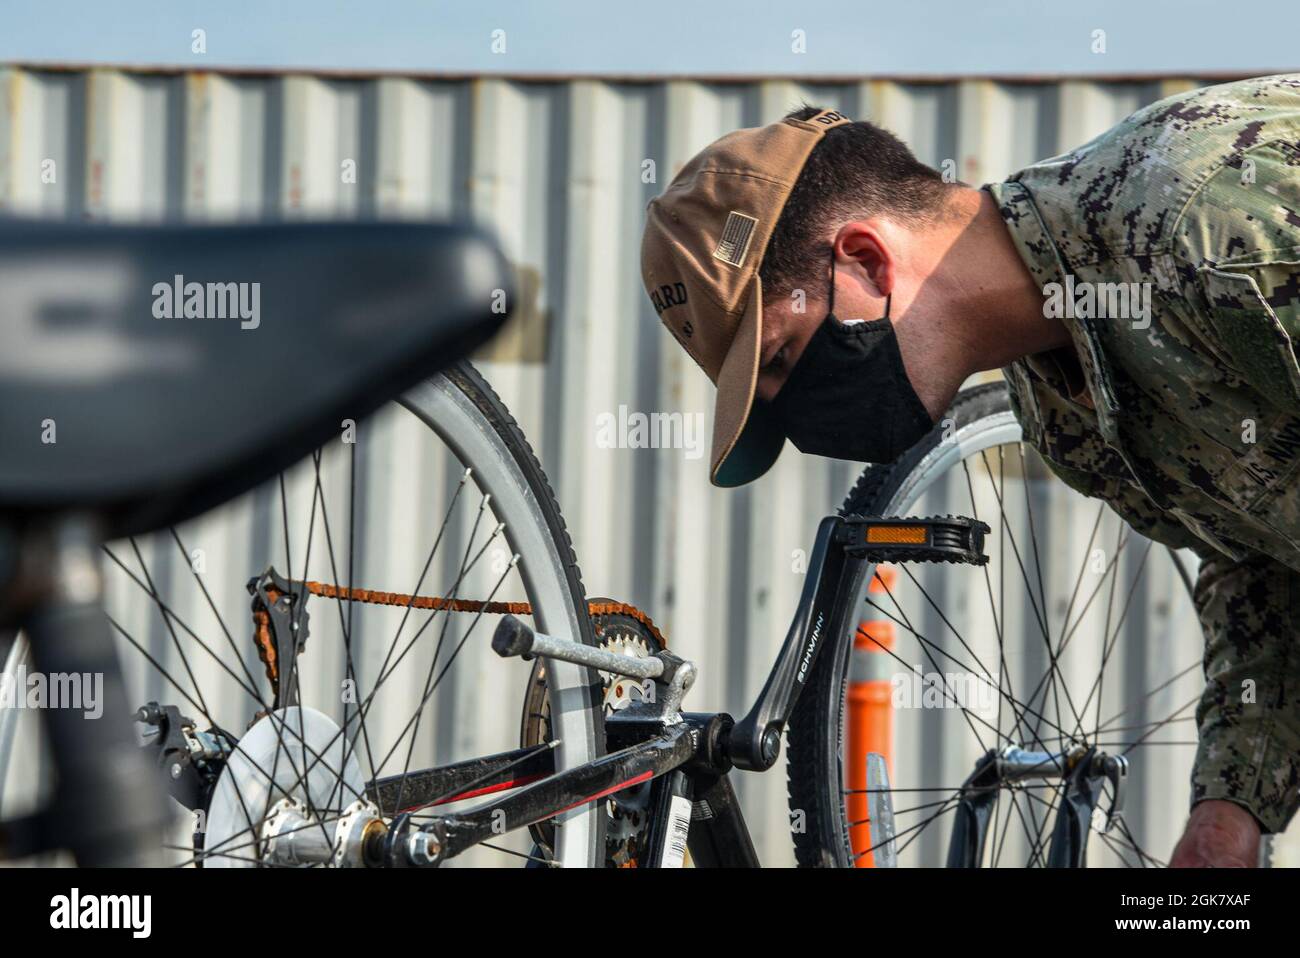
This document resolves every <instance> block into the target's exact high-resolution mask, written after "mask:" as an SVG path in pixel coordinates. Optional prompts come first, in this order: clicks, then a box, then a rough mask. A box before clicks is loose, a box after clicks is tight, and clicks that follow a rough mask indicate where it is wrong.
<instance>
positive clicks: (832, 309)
mask: <svg viewBox="0 0 1300 958" xmlns="http://www.w3.org/2000/svg"><path fill="white" fill-rule="evenodd" d="M826 315H827V316H834V315H835V244H834V243H832V244H831V294H830V305H829V306H827V308H826Z"/></svg>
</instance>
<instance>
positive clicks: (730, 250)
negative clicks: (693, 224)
mask: <svg viewBox="0 0 1300 958" xmlns="http://www.w3.org/2000/svg"><path fill="white" fill-rule="evenodd" d="M757 225H758V220H757V219H755V218H754V217H752V216H746V215H745V214H744V213H737V212H736V211H735V210H732V211H731V212H730V213H728V214H727V222H726V225H724V226H723V227H722V239H720V240H718V248H717V249H715V250H714V251H713V256H714V258H716V259H720V260H722V261H723V262H724V263H730V264H731V265H732V266H739V265H741V264H742V263H744V262H745V254H746V253H748V252H749V241H750V240H751V239H753V238H754V227H756V226H757Z"/></svg>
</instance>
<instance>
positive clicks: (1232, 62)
mask: <svg viewBox="0 0 1300 958" xmlns="http://www.w3.org/2000/svg"><path fill="white" fill-rule="evenodd" d="M1225 11H1227V12H1226V13H1225ZM0 16H2V17H3V20H0V24H3V25H2V26H0V61H6V62H15V61H21V62H33V61H46V62H61V63H87V62H96V63H116V64H134V65H156V66H157V65H164V66H174V65H182V66H187V67H192V68H201V67H205V66H206V67H213V68H215V67H223V66H224V67H271V68H276V69H285V68H315V69H340V70H362V71H371V70H380V71H395V72H404V71H413V72H469V73H497V74H536V73H545V74H620V75H641V74H647V75H664V74H690V75H700V74H721V75H751V76H752V75H782V74H788V75H796V76H797V75H804V76H816V75H823V76H825V75H839V76H843V75H855V74H856V75H877V76H880V75H909V74H910V75H934V74H940V75H979V74H1049V75H1056V74H1162V73H1188V72H1202V73H1205V72H1209V73H1216V72H1241V73H1253V74H1258V73H1268V72H1275V71H1281V70H1300V42H1297V38H1300V29H1298V28H1300V3H1297V2H1296V0H1250V2H1249V3H1235V4H1233V3H1224V2H1223V0H1090V2H1068V0H998V2H994V0H966V2H958V0H891V2H880V0H836V2H830V0H780V2H775V0H749V2H735V0H689V2H683V0H670V2H644V0H310V2H308V0H279V2H277V0H256V2H255V0H26V2H21V0H0ZM196 28H201V29H203V30H204V31H206V36H207V52H206V53H205V54H201V55H199V54H194V53H192V52H191V50H190V44H191V40H190V37H191V32H192V31H193V30H194V29H196ZM495 30H503V31H505V34H504V36H505V47H506V49H505V52H504V53H494V52H493V51H492V48H491V45H492V35H493V31H495ZM796 30H802V31H804V36H805V37H806V52H804V53H794V52H792V50H791V45H792V32H793V31H796ZM1096 30H1104V31H1105V48H1106V49H1105V52H1104V53H1096V52H1093V50H1092V47H1093V45H1094V40H1093V37H1094V31H1096Z"/></svg>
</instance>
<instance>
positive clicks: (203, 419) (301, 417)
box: [0, 219, 513, 536]
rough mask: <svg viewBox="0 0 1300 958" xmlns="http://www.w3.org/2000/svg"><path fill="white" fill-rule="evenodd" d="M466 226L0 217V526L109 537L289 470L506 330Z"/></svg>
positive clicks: (493, 262) (492, 278)
mask: <svg viewBox="0 0 1300 958" xmlns="http://www.w3.org/2000/svg"><path fill="white" fill-rule="evenodd" d="M511 303H513V287H512V283H511V279H510V270H509V268H508V265H507V263H506V261H505V259H504V258H503V256H502V255H501V253H500V251H499V250H498V248H497V247H496V246H495V244H494V243H493V242H492V241H491V240H490V239H489V238H488V237H487V236H485V235H484V234H483V233H481V232H479V231H477V230H475V229H473V228H470V227H466V226H457V225H446V224H436V225H429V224H416V223H392V222H389V223H383V222H360V223H315V224H292V223H285V224H271V225H255V226H198V227H196V226H183V225H163V226H148V227H138V226H129V227H128V226H106V225H94V226H87V225H76V224H57V223H39V222H29V221H23V220H12V219H10V220H4V219H0V510H3V511H4V512H8V513H14V512H27V513H31V512H46V511H60V510H67V509H73V508H84V509H86V510H90V511H95V512H98V513H100V514H102V515H103V516H104V518H105V521H106V526H107V528H106V532H107V533H108V534H109V535H110V536H119V535H127V534H135V533H137V532H143V531H146V530H149V529H154V528H159V527H162V526H165V525H168V524H170V523H174V522H178V521H180V520H182V519H185V518H188V517H190V516H193V515H196V514H198V513H200V512H202V511H204V510H206V509H208V508H211V507H212V506H215V505H217V504H218V503H220V502H223V501H225V500H227V499H230V498H232V497H234V496H236V495H238V494H240V493H241V492H244V491H246V490H247V489H250V488H252V487H253V486H254V485H256V484H257V483H259V482H262V481H264V480H265V479H267V478H269V477H271V476H273V475H275V473H276V472H278V471H280V470H281V469H283V468H285V467H287V466H288V465H290V464H292V463H294V462H296V461H298V460H299V459H301V458H302V457H303V456H305V455H307V454H308V453H309V452H311V451H312V450H314V449H315V448H317V447H318V446H320V445H322V444H323V443H325V442H326V441H328V440H330V439H331V438H334V437H337V436H339V435H340V433H341V431H342V428H343V427H342V421H343V420H344V419H352V420H360V418H361V417H362V416H364V415H365V414H367V413H369V412H371V411H373V410H374V409H375V408H376V407H377V406H379V405H380V404H382V403H383V402H385V401H387V400H389V399H392V398H394V397H395V396H397V395H398V394H400V393H401V392H402V391H404V390H406V389H407V388H409V387H410V386H412V385H414V384H415V383H416V382H417V381H418V380H419V379H421V378H423V377H425V376H428V375H431V374H432V373H434V372H436V371H437V370H439V369H441V368H443V367H445V366H447V365H449V364H450V363H452V362H454V361H456V360H458V359H460V358H462V357H464V356H466V355H467V354H468V353H469V352H470V351H471V350H473V349H474V348H475V347H476V346H478V345H479V344H481V343H482V342H484V341H485V340H486V339H488V338H489V337H490V336H491V335H492V334H493V333H494V332H495V331H496V330H497V329H498V327H499V326H500V325H501V323H503V322H504V321H505V319H506V307H507V306H508V305H509V304H511Z"/></svg>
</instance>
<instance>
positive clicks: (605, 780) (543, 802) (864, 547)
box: [387, 516, 987, 867]
mask: <svg viewBox="0 0 1300 958" xmlns="http://www.w3.org/2000/svg"><path fill="white" fill-rule="evenodd" d="M920 530H924V535H922V534H921V531H920ZM986 531H987V526H984V525H983V523H980V522H977V521H976V520H972V519H964V518H959V517H947V518H944V519H924V520H920V519H879V518H875V517H862V516H848V517H838V516H832V517H828V518H826V519H823V520H822V522H821V524H820V526H819V527H818V530H817V538H816V541H815V544H814V546H813V550H812V555H811V558H810V562H809V568H808V575H807V579H806V581H805V584H804V588H803V592H802V594H801V596H800V600H799V605H798V607H797V609H796V611H795V614H794V617H793V619H792V621H791V623H790V628H789V630H788V631H787V633H786V639H785V642H784V644H783V645H782V647H781V651H780V653H779V654H778V656H777V660H776V662H775V664H774V665H773V667H772V670H771V672H770V673H769V675H768V678H767V682H766V683H765V684H764V686H763V690H762V692H761V693H760V694H759V696H758V699H757V700H756V701H755V703H754V705H753V707H752V708H751V709H750V710H749V712H748V713H747V714H746V715H745V717H744V718H742V719H741V720H740V721H735V720H734V719H733V718H732V717H731V716H730V715H727V714H726V713H716V714H701V713H679V712H678V706H679V704H680V701H681V696H682V694H684V692H685V690H686V689H687V688H689V684H690V681H691V680H692V679H693V666H690V664H689V663H685V662H683V661H682V660H681V659H678V658H677V657H675V656H673V655H671V654H669V653H660V655H659V656H656V657H654V658H657V659H658V660H659V661H660V663H662V664H661V665H659V666H656V667H651V666H650V665H648V664H644V663H643V664H640V665H637V664H635V663H636V661H637V660H633V662H629V660H628V659H627V658H626V657H623V656H618V657H614V658H607V657H609V656H611V655H612V654H611V653H607V652H603V651H600V650H596V649H590V648H587V647H578V646H574V645H573V644H572V643H557V642H555V640H551V639H550V638H549V637H547V636H542V635H538V634H536V633H534V632H532V630H531V629H529V628H528V627H527V626H526V625H524V624H523V623H521V622H519V621H518V620H517V619H513V618H508V619H507V620H505V621H503V622H502V625H501V627H499V628H498V631H497V636H496V637H495V638H494V641H493V646H494V648H495V649H496V650H497V652H498V653H499V654H501V655H503V656H521V657H524V658H531V657H533V656H534V655H541V656H547V657H557V658H558V657H564V658H566V659H567V660H569V661H575V662H579V663H582V664H587V665H590V666H593V667H600V668H612V669H613V670H615V671H616V672H617V673H618V674H625V673H627V672H630V673H631V675H632V676H633V677H648V676H653V677H655V678H656V690H657V691H656V694H655V695H654V696H652V697H651V698H650V700H649V701H646V702H640V703H635V704H633V705H631V706H629V707H628V708H626V709H623V710H622V711H619V712H616V713H615V714H613V715H612V716H610V717H609V718H607V719H606V736H607V740H608V743H609V745H610V746H611V747H613V748H614V750H613V751H611V752H610V753H609V754H607V755H605V756H604V757H603V758H601V759H598V760H597V761H595V762H591V763H588V764H586V765H583V766H580V767H578V768H573V769H569V770H567V771H564V772H561V773H558V774H555V775H551V776H548V777H544V778H542V779H541V780H538V781H535V782H534V783H533V784H529V785H527V786H526V787H524V788H521V789H519V790H518V791H516V792H514V793H513V794H511V795H509V796H506V797H503V798H501V799H499V800H496V801H493V802H490V803H485V804H482V805H479V806H478V807H476V808H473V809H470V810H468V811H465V812H459V813H453V814H450V815H445V816H440V817H438V818H436V819H434V820H433V821H432V822H430V823H428V824H426V825H424V826H423V827H422V828H421V829H420V831H421V832H422V833H424V835H425V836H426V840H425V844H424V845H422V858H423V860H422V861H420V864H429V865H433V864H439V863H441V862H442V861H445V860H446V859H447V858H449V857H452V856H454V855H457V854H459V853H460V852H463V851H464V850H466V849H467V848H470V847H472V846H473V845H475V844H477V843H479V842H482V841H484V840H485V839H489V838H491V837H492V836H494V835H497V834H500V833H502V832H503V831H509V830H513V829H515V828H519V827H524V826H527V825H531V824H534V823H536V822H540V821H543V820H546V819H549V818H553V817H555V816H557V815H558V816H562V815H563V813H564V812H566V811H568V810H570V809H572V808H576V807H579V806H581V805H585V804H587V803H589V802H593V801H597V800H600V799H602V798H605V797H607V796H609V795H613V794H616V793H617V792H620V791H622V790H624V789H628V788H632V787H634V786H637V785H640V784H643V783H645V782H649V781H653V783H654V784H653V786H652V792H651V797H650V803H651V808H652V810H653V811H652V814H651V817H650V829H649V834H648V836H647V840H646V846H647V855H648V860H647V861H645V863H644V864H646V865H649V866H651V867H653V866H655V865H658V864H661V863H663V862H665V861H673V860H674V859H673V856H674V854H678V853H679V852H680V845H681V844H682V842H681V837H682V835H681V832H682V831H683V825H682V822H681V818H682V812H681V811H676V812H675V811H674V803H679V804H678V808H679V809H680V808H681V807H682V806H681V804H680V803H685V806H686V808H687V809H688V811H687V812H686V814H687V816H688V818H687V822H688V827H687V828H686V831H687V833H688V835H687V840H686V842H685V844H686V847H689V849H690V852H691V855H692V857H693V859H694V860H695V862H696V863H698V864H700V865H705V866H722V867H737V866H739V867H747V866H757V865H758V864H759V861H758V856H757V853H756V852H755V850H754V845H753V842H752V840H751V839H750V835H749V831H748V829H747V827H746V825H745V821H744V815H743V813H742V811H741V809H740V805H739V803H738V801H737V799H736V794H735V791H734V790H733V788H732V785H731V781H730V779H729V778H728V774H729V772H730V771H731V769H732V768H733V767H734V768H741V769H745V770H747V771H766V770H767V769H770V768H771V767H772V766H773V765H774V764H775V763H776V760H777V758H778V757H779V755H780V742H781V733H782V732H783V731H784V729H785V725H786V723H787V722H788V720H789V718H790V715H791V714H792V712H793V711H794V708H795V705H796V704H797V703H798V701H799V696H800V695H801V694H802V692H803V689H804V686H805V684H806V683H807V681H808V677H809V676H810V675H811V674H812V670H813V666H814V664H815V663H816V661H817V658H818V656H820V655H821V654H822V653H823V651H824V649H825V645H826V637H827V636H828V635H829V636H837V635H843V634H844V630H845V628H846V627H847V625H848V617H849V616H850V615H851V614H852V612H853V609H854V608H855V604H856V599H857V596H856V595H855V594H853V592H854V590H853V588H852V584H853V583H855V582H857V581H860V578H859V576H860V573H861V572H862V571H863V569H862V567H863V566H864V565H874V564H876V563H878V562H907V561H912V562H915V561H946V562H968V563H973V564H982V562H983V561H985V559H986V557H985V556H984V555H983V551H982V545H983V534H984V532H986ZM545 751H546V746H539V747H538V748H534V749H521V750H519V751H518V752H512V753H505V754H504V755H502V756H497V757H496V761H495V763H494V764H493V765H492V766H491V767H490V768H484V770H483V772H482V774H481V776H480V778H479V779H477V780H476V781H475V783H474V784H476V785H481V786H483V788H484V790H492V791H495V790H498V789H500V788H506V787H510V785H509V784H507V783H508V782H511V781H512V778H513V776H510V774H509V771H510V769H512V768H514V767H517V766H518V765H520V764H522V763H525V762H530V761H531V762H536V761H537V758H538V756H539V755H540V754H541V753H543V752H545ZM419 774H420V773H414V774H413V775H410V776H407V778H408V780H410V779H412V778H417V777H418V775H419ZM516 784H517V783H516ZM471 794H482V792H473V791H470V790H468V789H466V790H465V791H464V792H463V793H462V795H461V796H460V797H469V796H470V795H471ZM412 797H414V793H412ZM423 797H424V798H426V799H429V800H430V803H439V804H440V803H441V802H443V801H446V800H450V799H447V798H445V797H444V796H443V795H441V794H439V795H437V797H436V798H435V793H434V792H433V791H426V792H425V793H424V794H423ZM413 807H419V805H418V803H414V804H413ZM410 810H412V809H408V811H410ZM562 822H563V819H562V818H561V819H560V824H561V827H562ZM408 842H409V820H402V821H399V822H395V823H394V827H393V828H392V829H391V830H390V838H389V848H390V849H392V851H390V852H389V854H388V856H387V857H388V858H389V860H390V861H391V862H393V863H395V864H396V863H398V862H397V861H396V860H395V859H398V858H401V857H403V856H402V855H401V852H400V849H401V846H402V845H403V844H406V843H408ZM406 858H407V859H408V861H406V862H405V863H407V864H409V863H410V862H409V858H410V856H406ZM675 862H680V856H679V854H678V857H677V858H676V859H675Z"/></svg>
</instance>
